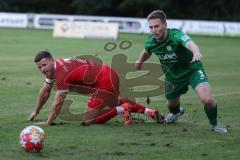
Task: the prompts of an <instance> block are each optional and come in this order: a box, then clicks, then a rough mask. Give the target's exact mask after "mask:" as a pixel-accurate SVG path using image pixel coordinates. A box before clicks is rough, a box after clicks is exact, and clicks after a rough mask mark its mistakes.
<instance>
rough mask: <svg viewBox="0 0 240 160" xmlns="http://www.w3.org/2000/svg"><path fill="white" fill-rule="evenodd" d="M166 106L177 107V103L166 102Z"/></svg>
mask: <svg viewBox="0 0 240 160" xmlns="http://www.w3.org/2000/svg"><path fill="white" fill-rule="evenodd" d="M166 105H167V107H170V108H171V107H176V106H178V105H179V102H178V101H167V102H166Z"/></svg>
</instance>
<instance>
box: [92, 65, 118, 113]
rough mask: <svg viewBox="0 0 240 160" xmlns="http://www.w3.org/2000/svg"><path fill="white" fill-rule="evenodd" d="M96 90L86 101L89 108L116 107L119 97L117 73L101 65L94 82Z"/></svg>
mask: <svg viewBox="0 0 240 160" xmlns="http://www.w3.org/2000/svg"><path fill="white" fill-rule="evenodd" d="M95 88H96V91H95V92H94V93H92V94H91V97H90V99H89V101H88V107H89V108H99V107H103V108H104V107H107V106H108V107H116V106H117V104H118V97H119V78H118V75H117V73H116V72H115V71H114V70H113V69H112V68H110V67H109V66H107V65H103V66H102V69H101V73H100V75H99V77H98V80H97V83H96V86H95Z"/></svg>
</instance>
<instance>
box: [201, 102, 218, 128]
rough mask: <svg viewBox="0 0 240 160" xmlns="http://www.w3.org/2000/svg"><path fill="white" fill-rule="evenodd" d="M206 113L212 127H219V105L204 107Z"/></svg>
mask: <svg viewBox="0 0 240 160" xmlns="http://www.w3.org/2000/svg"><path fill="white" fill-rule="evenodd" d="M204 111H205V113H206V115H207V117H208V119H209V123H210V124H211V125H212V126H215V125H217V105H216V107H207V106H204Z"/></svg>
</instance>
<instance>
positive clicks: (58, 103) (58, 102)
mask: <svg viewBox="0 0 240 160" xmlns="http://www.w3.org/2000/svg"><path fill="white" fill-rule="evenodd" d="M65 97H66V93H60V92H57V93H56V95H55V100H54V102H53V104H52V110H51V113H50V115H49V116H48V119H47V121H43V122H38V123H35V124H36V125H51V124H52V123H53V122H54V120H55V119H56V118H57V115H58V114H59V112H60V110H61V107H62V105H63V102H64V99H65Z"/></svg>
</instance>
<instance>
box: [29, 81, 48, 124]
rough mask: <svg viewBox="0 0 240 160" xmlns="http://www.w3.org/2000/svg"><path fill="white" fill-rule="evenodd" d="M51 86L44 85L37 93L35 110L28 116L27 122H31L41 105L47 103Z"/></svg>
mask: <svg viewBox="0 0 240 160" xmlns="http://www.w3.org/2000/svg"><path fill="white" fill-rule="evenodd" d="M51 89H52V84H50V83H44V85H43V86H42V88H41V89H40V91H39V96H38V100H37V103H36V106H35V109H34V110H33V112H32V113H31V114H30V115H29V117H28V118H27V120H29V121H32V120H33V119H34V118H35V117H36V116H37V115H38V113H39V111H40V110H41V109H42V107H43V105H44V104H45V103H46V102H47V100H48V98H49V96H50V94H51Z"/></svg>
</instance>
